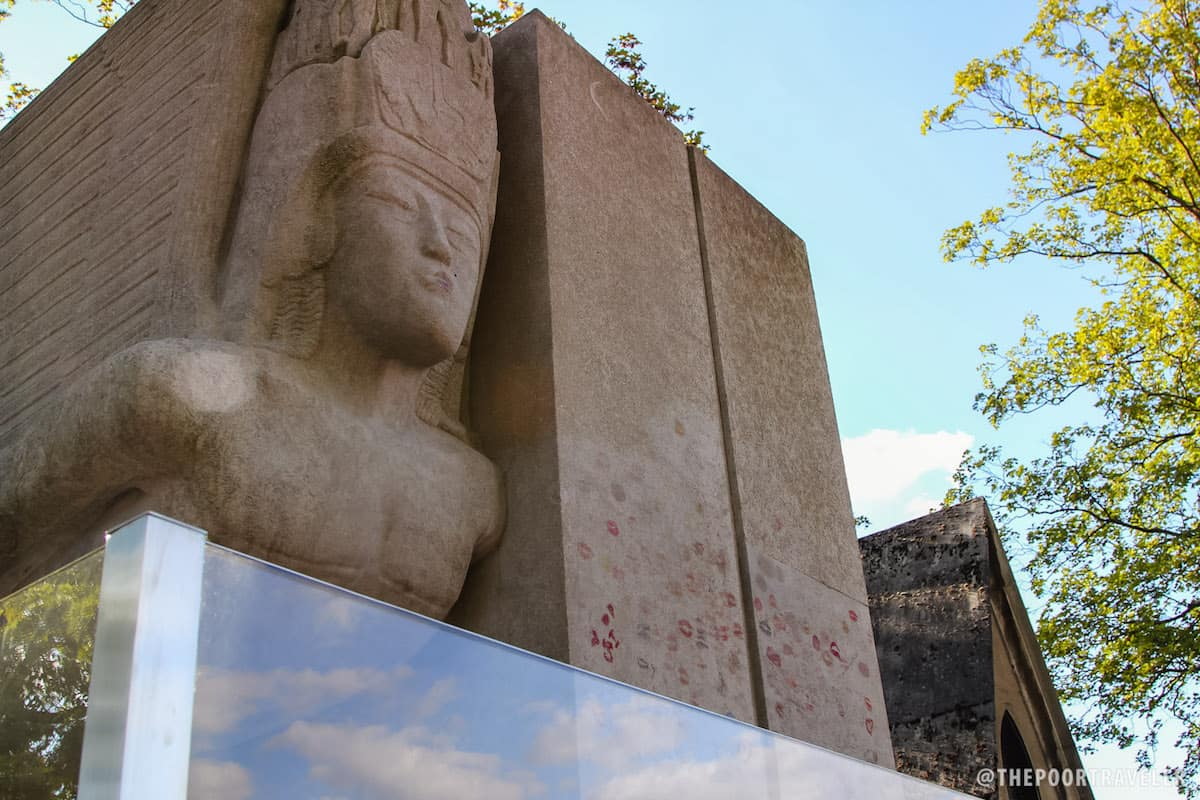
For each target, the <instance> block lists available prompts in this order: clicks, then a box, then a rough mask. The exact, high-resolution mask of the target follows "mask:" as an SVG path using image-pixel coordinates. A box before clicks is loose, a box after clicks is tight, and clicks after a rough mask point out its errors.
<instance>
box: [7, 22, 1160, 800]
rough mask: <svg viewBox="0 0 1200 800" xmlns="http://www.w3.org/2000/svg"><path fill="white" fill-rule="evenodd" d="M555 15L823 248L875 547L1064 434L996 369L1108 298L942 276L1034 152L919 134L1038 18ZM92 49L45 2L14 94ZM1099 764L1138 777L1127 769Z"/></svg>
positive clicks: (852, 465) (1113, 793)
mask: <svg viewBox="0 0 1200 800" xmlns="http://www.w3.org/2000/svg"><path fill="white" fill-rule="evenodd" d="M534 5H539V6H540V7H541V8H542V10H543V11H545V12H546V13H547V14H549V15H551V16H554V17H557V18H559V19H561V20H563V21H564V22H566V23H567V26H568V28H569V30H570V31H571V33H572V34H573V35H575V36H576V38H577V39H578V40H579V41H580V42H581V43H582V44H583V45H584V46H585V47H586V48H588V49H589V50H590V51H592V52H593V53H596V54H602V53H603V50H604V46H605V43H606V42H607V41H608V39H609V38H611V37H612V36H614V35H616V34H618V33H623V32H625V31H633V32H635V33H636V34H637V35H638V36H639V37H640V38H641V39H642V41H643V42H644V47H643V52H644V55H645V56H646V59H647V61H648V63H649V68H648V71H647V76H648V77H649V78H650V79H651V80H653V81H655V82H657V83H659V84H660V85H661V86H662V87H664V88H666V89H667V90H668V91H670V92H671V94H672V95H673V96H674V98H675V99H676V100H677V101H680V102H682V103H683V104H684V105H689V106H695V108H696V120H695V126H696V127H699V128H702V129H703V130H705V131H706V134H705V141H706V142H708V143H709V144H710V145H711V146H712V153H711V158H712V159H713V160H714V161H715V162H716V163H717V164H719V165H720V166H721V167H722V168H723V169H724V170H725V171H726V172H728V173H729V174H730V175H731V176H733V177H734V178H735V179H737V180H738V181H740V182H741V183H742V184H743V185H744V186H745V187H746V188H747V189H748V190H749V191H750V192H751V193H752V194H754V195H755V196H756V197H758V198H759V199H760V200H761V201H762V202H763V203H764V204H765V205H766V206H767V207H768V208H770V209H771V210H772V211H774V212H775V214H776V215H777V216H779V217H780V218H781V219H782V220H783V221H784V222H785V223H786V224H788V225H789V226H790V227H791V228H792V229H793V230H795V231H796V232H797V233H798V234H799V235H800V236H802V237H803V238H804V239H805V241H806V243H807V245H808V250H809V255H810V258H811V263H812V271H813V281H814V284H815V287H816V293H817V303H818V307H819V309H820V315H821V322H822V329H823V333H824V341H825V349H826V354H827V357H828V361H829V369H830V375H831V379H832V383H833V391H834V399H835V403H836V407H837V413H838V420H839V424H840V428H841V433H842V436H843V441H844V449H845V451H846V454H847V463H848V473H849V479H850V484H851V494H852V497H853V499H854V504H855V511H856V513H860V514H866V515H867V516H868V517H870V518H871V520H872V522H873V523H874V524H873V525H872V529H874V530H878V529H881V528H883V527H887V526H889V525H891V524H895V523H898V522H901V521H904V520H906V519H909V518H911V517H913V516H919V515H920V514H921V513H922V512H923V511H924V510H925V509H926V508H928V507H929V506H930V505H931V504H934V503H936V502H937V500H938V499H940V497H941V496H942V494H943V493H944V491H945V489H946V488H947V486H948V485H949V474H950V471H951V470H952V469H953V466H954V465H955V464H956V463H957V461H958V457H959V455H960V454H961V451H962V449H963V448H964V447H965V446H967V445H970V444H973V443H980V442H1000V443H1003V444H1005V445H1006V447H1008V448H1009V449H1011V450H1012V451H1014V452H1015V453H1018V454H1020V453H1032V452H1036V450H1037V448H1038V445H1039V442H1041V441H1042V440H1043V439H1045V438H1046V435H1047V433H1048V429H1049V425H1048V423H1047V422H1046V421H1042V420H1029V421H1023V422H1022V423H1020V424H1014V425H1011V426H1006V427H1005V428H1004V429H1003V430H1001V431H999V432H997V431H993V430H991V428H990V426H988V424H987V423H986V422H985V421H984V420H983V418H982V417H981V416H979V415H978V414H977V413H976V412H975V411H973V410H972V407H971V404H972V399H973V397H974V395H975V393H976V392H977V391H978V390H979V388H980V382H979V377H978V373H977V366H978V364H979V361H980V357H979V353H978V348H979V345H980V344H983V343H986V342H996V343H999V344H1000V345H1001V346H1002V347H1003V346H1004V345H1006V344H1008V343H1011V342H1013V341H1015V340H1016V338H1017V337H1018V336H1019V335H1020V332H1021V321H1022V319H1023V318H1024V317H1025V315H1026V314H1028V313H1030V312H1035V313H1037V314H1039V315H1040V316H1041V317H1042V319H1043V321H1044V322H1045V323H1046V324H1047V325H1049V326H1051V327H1060V326H1065V325H1069V324H1070V321H1071V319H1072V317H1073V314H1074V312H1075V310H1076V309H1077V308H1078V307H1079V306H1080V305H1082V304H1084V303H1086V302H1088V301H1089V297H1090V292H1089V288H1088V285H1087V284H1086V282H1085V280H1084V278H1083V276H1082V275H1081V274H1080V273H1078V272H1069V271H1065V270H1062V269H1059V268H1056V267H1054V266H1051V265H1048V264H1045V263H1043V262H1038V261H1030V262H1028V263H1022V264H1018V265H1011V266H1004V267H997V268H991V269H989V270H978V269H976V268H974V267H971V266H969V265H966V264H945V263H943V261H942V258H941V255H940V253H939V252H938V241H939V237H940V235H941V232H942V231H943V230H945V229H946V228H948V227H950V226H952V225H955V224H957V223H959V222H961V221H963V220H965V219H967V218H970V217H972V216H974V215H975V214H976V213H977V212H978V211H980V210H982V209H983V208H985V207H987V206H988V205H992V204H996V203H999V202H1001V201H1002V200H1003V199H1004V197H1005V191H1006V187H1007V181H1008V170H1007V165H1006V162H1005V154H1006V153H1007V152H1008V151H1010V150H1014V149H1019V148H1020V147H1021V146H1022V143H1021V142H1020V141H1018V140H1016V139H1014V138H1008V137H1003V136H999V135H992V134H979V133H975V134H966V133H956V134H946V133H940V134H933V135H930V136H921V135H920V131H919V127H920V121H921V115H922V112H923V111H924V110H925V109H926V108H929V107H930V106H932V105H934V104H938V103H942V102H945V101H946V100H947V99H948V97H949V90H950V87H951V85H952V80H953V75H954V72H955V70H957V69H958V68H960V67H962V66H963V65H964V64H965V63H966V62H967V61H968V60H969V59H970V58H972V57H976V56H987V55H991V54H992V53H994V52H995V51H997V50H999V49H1000V48H1003V47H1007V46H1011V45H1013V44H1015V43H1017V42H1019V40H1020V39H1021V37H1022V36H1023V34H1024V32H1025V30H1026V28H1027V27H1028V24H1029V22H1030V21H1031V20H1032V18H1033V15H1034V10H1035V3H1034V2H1032V0H971V2H964V0H919V1H918V2H915V3H895V2H884V1H883V0H844V1H843V2H833V3H830V2H814V1H813V0H756V2H755V3H754V4H753V6H752V7H753V9H754V11H753V12H752V13H746V12H743V11H742V10H740V9H738V8H736V7H735V6H734V5H732V4H730V3H727V2H717V0H688V1H687V2H685V1H684V0H653V1H652V2H651V1H650V0H606V2H602V3H585V2H581V1H580V0H543V1H542V2H541V3H540V4H535V3H532V2H531V3H529V4H528V6H529V7H530V8H532V7H534ZM91 36H92V31H90V30H89V29H88V28H86V26H83V25H79V24H77V23H72V22H71V21H70V20H69V19H67V18H66V17H65V15H64V14H63V12H62V11H60V10H58V9H57V8H55V7H53V6H52V5H49V4H46V3H38V4H31V3H30V2H29V0H24V1H23V2H21V3H19V4H18V7H17V9H16V11H15V12H14V14H13V17H12V18H11V19H10V20H8V21H6V22H5V23H4V24H3V25H2V26H0V52H3V53H4V54H5V57H6V61H7V63H8V66H9V69H10V71H11V72H12V73H13V78H14V79H18V80H24V81H26V82H28V83H31V84H34V85H45V84H46V83H47V82H48V81H49V80H50V79H51V77H52V76H53V75H54V74H55V73H56V72H57V71H58V70H59V69H61V67H62V66H63V65H64V60H63V59H64V58H65V56H66V55H67V54H69V53H72V52H79V51H81V50H83V49H85V48H86V46H87V43H88V41H89V40H90V38H91ZM781 366H783V367H784V368H786V365H781ZM1016 560H1019V556H1018V557H1017V558H1014V561H1016ZM1026 599H1027V601H1031V602H1029V603H1028V604H1029V605H1030V606H1031V607H1032V608H1036V606H1037V603H1036V601H1033V599H1032V598H1030V597H1029V595H1028V592H1026ZM1085 760H1086V761H1087V762H1088V763H1089V764H1090V765H1095V766H1101V765H1103V766H1106V767H1112V766H1132V764H1133V759H1132V755H1131V754H1127V753H1126V754H1123V753H1119V752H1115V751H1113V750H1104V751H1102V753H1101V754H1100V755H1098V756H1094V757H1090V758H1087V759H1085ZM1096 795H1097V797H1098V798H1099V799H1100V800H1117V799H1119V798H1124V797H1130V798H1132V797H1134V796H1136V797H1139V798H1154V797H1171V796H1174V794H1173V793H1172V792H1170V791H1169V790H1167V789H1147V788H1139V789H1119V788H1115V787H1111V788H1097V790H1096Z"/></svg>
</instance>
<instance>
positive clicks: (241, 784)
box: [188, 758, 254, 800]
mask: <svg viewBox="0 0 1200 800" xmlns="http://www.w3.org/2000/svg"><path fill="white" fill-rule="evenodd" d="M253 794H254V786H253V784H252V783H251V781H250V773H249V772H247V771H246V769H245V768H244V767H242V766H241V765H239V764H234V763H233V762H230V761H209V760H208V759H205V758H193V759H192V763H191V765H190V766H189V767H188V797H219V798H221V800H248V798H250V797H251V796H252V795H253Z"/></svg>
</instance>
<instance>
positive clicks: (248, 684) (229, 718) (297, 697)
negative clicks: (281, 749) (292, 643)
mask: <svg viewBox="0 0 1200 800" xmlns="http://www.w3.org/2000/svg"><path fill="white" fill-rule="evenodd" d="M411 675H412V670H411V669H410V668H408V667H405V666H401V667H399V668H397V669H395V670H393V671H391V672H384V671H382V670H377V669H335V670H330V671H329V672H317V671H316V670H311V669H308V670H284V669H277V670H272V671H269V672H233V671H227V670H204V671H202V672H201V673H200V676H199V679H198V681H197V688H196V696H197V699H198V702H197V703H196V710H195V712H194V713H195V717H194V721H193V724H194V727H195V730H196V731H197V733H200V734H216V733H225V732H227V731H230V730H232V729H233V728H235V727H236V726H237V724H238V723H239V722H241V721H242V720H243V719H245V718H246V717H249V716H251V715H253V714H256V713H258V712H259V711H260V710H265V709H270V708H275V709H277V710H279V711H281V712H283V713H286V714H287V715H289V716H293V717H295V716H299V715H303V714H308V713H310V712H312V711H314V710H316V709H318V708H322V707H325V706H330V705H335V704H337V703H340V702H343V701H345V700H347V699H349V698H351V697H354V696H356V695H360V694H386V693H388V692H390V691H394V690H395V688H396V684H397V683H399V682H400V681H403V680H405V679H406V678H408V677H409V676H411Z"/></svg>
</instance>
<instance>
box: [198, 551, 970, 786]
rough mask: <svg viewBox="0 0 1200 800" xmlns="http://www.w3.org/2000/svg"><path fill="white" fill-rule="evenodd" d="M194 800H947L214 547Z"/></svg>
mask: <svg viewBox="0 0 1200 800" xmlns="http://www.w3.org/2000/svg"><path fill="white" fill-rule="evenodd" d="M198 652H199V657H198V661H199V663H198V672H197V686H196V705H195V712H194V716H193V726H194V727H193V735H192V759H191V765H190V772H189V793H188V797H189V798H190V799H191V800H205V799H207V798H228V799H229V800H247V798H266V797H272V798H273V797H288V798H313V800H321V799H322V798H337V799H338V800H366V799H367V798H408V799H409V800H464V798H488V800H519V799H520V798H547V799H548V800H556V799H558V798H564V799H568V798H569V799H571V800H574V799H575V798H589V799H590V798H595V800H636V799H640V800H664V798H671V797H687V798H689V799H696V798H698V799H699V800H707V799H708V798H714V799H715V798H737V800H767V799H768V798H770V799H771V800H776V799H779V798H807V797H813V798H825V797H832V798H839V800H858V799H861V800H879V799H880V798H883V799H885V800H886V799H888V798H895V799H896V800H949V799H950V798H962V797H964V795H960V794H957V793H955V792H952V791H950V790H947V789H943V788H941V787H938V786H935V785H933V784H927V783H923V782H920V781H917V780H914V779H911V778H907V777H904V776H901V775H899V774H898V773H895V772H892V771H889V770H885V769H882V768H879V767H875V766H872V765H869V764H865V763H862V762H859V761H855V760H853V759H850V758H847V757H844V756H841V755H838V754H836V753H832V752H829V751H826V750H822V749H820V748H818V747H814V746H811V745H806V744H803V743H800V742H796V741H794V740H791V739H787V738H785V737H782V736H779V735H776V734H772V733H769V732H767V731H763V730H761V729H759V728H755V727H753V726H749V725H745V724H742V723H739V722H736V721H734V720H730V719H727V718H724V717H720V716H717V715H714V714H710V713H708V712H705V711H702V710H699V709H696V708H693V707H691V706H686V705H683V704H681V703H677V702H675V701H672V700H667V699H665V698H662V697H659V696H657V695H653V694H649V693H646V692H643V691H640V690H638V689H634V688H632V687H629V686H625V685H623V684H619V683H616V682H613V681H610V680H607V679H604V678H600V677H598V676H595V675H591V674H588V673H584V672H582V671H580V670H577V669H574V668H571V667H568V666H565V665H562V664H559V663H557V662H553V661H549V660H547V659H543V658H540V657H538V656H534V655H530V654H528V653H525V652H522V651H519V650H516V649H514V648H511V647H508V646H506V645H502V644H499V643H497V642H493V641H491V640H488V639H484V638H482V637H479V636H475V635H473V634H469V633H465V632H463V631H459V630H457V629H455V628H451V627H449V626H446V625H443V624H441V623H438V622H434V621H431V620H428V619H425V618H423V617H420V616H417V615H415V614H411V613H409V612H405V611H402V610H399V609H396V608H394V607H391V606H388V605H385V604H382V603H376V602H373V601H370V600H367V599H364V598H362V597H359V596H357V595H353V594H350V593H348V592H344V591H341V590H338V589H335V588H333V587H330V586H327V585H325V584H320V583H317V582H315V581H310V580H308V579H306V578H303V577H301V576H299V575H296V574H294V573H290V572H287V571H285V570H281V569H278V568H274V567H272V566H270V565H267V564H264V563H262V562H258V561H254V560H252V559H248V558H245V557H242V556H239V555H237V554H235V553H232V552H230V551H227V550H224V549H222V548H218V547H215V546H212V545H209V546H208V552H207V555H206V559H205V566H204V579H203V600H202V606H201V619H200V642H199V651H198Z"/></svg>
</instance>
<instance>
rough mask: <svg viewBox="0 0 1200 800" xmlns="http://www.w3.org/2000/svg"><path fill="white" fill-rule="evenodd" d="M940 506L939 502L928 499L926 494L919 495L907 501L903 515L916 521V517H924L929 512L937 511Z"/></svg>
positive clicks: (935, 499)
mask: <svg viewBox="0 0 1200 800" xmlns="http://www.w3.org/2000/svg"><path fill="white" fill-rule="evenodd" d="M941 505H942V501H941V500H938V499H937V498H934V497H930V496H929V495H927V494H919V495H917V496H916V497H913V498H911V499H909V500H908V501H907V502H906V503H905V504H904V513H906V514H908V516H910V517H912V518H913V519H916V518H917V517H923V516H925V515H926V514H928V513H929V512H930V511H935V510H937V509H938V508H940V507H941Z"/></svg>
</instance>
